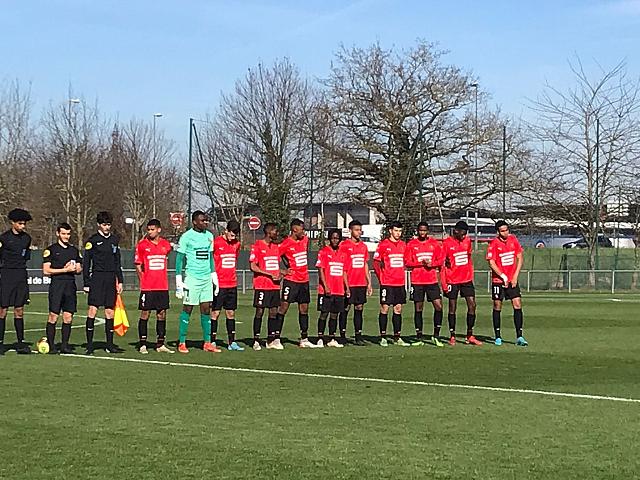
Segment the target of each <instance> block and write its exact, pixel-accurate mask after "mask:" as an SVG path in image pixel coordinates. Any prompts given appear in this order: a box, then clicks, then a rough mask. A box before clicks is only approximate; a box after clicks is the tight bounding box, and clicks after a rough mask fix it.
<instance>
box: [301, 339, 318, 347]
mask: <svg viewBox="0 0 640 480" xmlns="http://www.w3.org/2000/svg"><path fill="white" fill-rule="evenodd" d="M299 346H300V348H316V346H315V345H314V344H313V343H311V342H310V341H309V339H308V338H303V339H302V340H300V343H299Z"/></svg>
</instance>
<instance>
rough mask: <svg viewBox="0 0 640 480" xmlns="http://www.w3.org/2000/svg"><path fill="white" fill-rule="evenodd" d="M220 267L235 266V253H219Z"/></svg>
mask: <svg viewBox="0 0 640 480" xmlns="http://www.w3.org/2000/svg"><path fill="white" fill-rule="evenodd" d="M220 267H221V268H236V255H235V253H224V254H222V255H220Z"/></svg>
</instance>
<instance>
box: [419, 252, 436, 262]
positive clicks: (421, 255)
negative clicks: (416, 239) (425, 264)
mask: <svg viewBox="0 0 640 480" xmlns="http://www.w3.org/2000/svg"><path fill="white" fill-rule="evenodd" d="M416 258H417V259H418V261H419V262H422V261H424V260H431V259H432V258H433V252H418V253H417V254H416Z"/></svg>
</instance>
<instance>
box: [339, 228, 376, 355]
mask: <svg viewBox="0 0 640 480" xmlns="http://www.w3.org/2000/svg"><path fill="white" fill-rule="evenodd" d="M349 234H350V236H349V238H347V239H345V240H344V241H342V242H341V243H340V251H341V252H343V253H344V254H345V255H346V257H347V263H346V271H347V281H348V284H349V290H350V293H351V295H350V296H349V297H348V298H347V299H346V301H345V303H346V305H345V309H344V310H343V311H342V312H340V317H339V319H338V321H339V326H340V338H341V341H345V343H346V335H347V334H346V332H347V316H348V314H349V309H350V306H351V305H353V329H354V333H355V344H356V345H358V346H363V345H365V342H364V339H363V338H362V327H363V323H364V321H363V314H364V304H365V303H367V297H368V296H371V294H372V293H373V288H372V286H371V272H370V270H369V249H368V248H367V246H366V245H365V244H364V242H363V241H362V240H361V236H362V222H360V221H359V220H352V221H351V222H349Z"/></svg>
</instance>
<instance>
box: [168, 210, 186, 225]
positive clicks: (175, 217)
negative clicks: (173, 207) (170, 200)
mask: <svg viewBox="0 0 640 480" xmlns="http://www.w3.org/2000/svg"><path fill="white" fill-rule="evenodd" d="M169 220H171V225H173V226H174V227H179V226H180V225H182V222H183V220H184V213H182V212H173V213H170V214H169Z"/></svg>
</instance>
